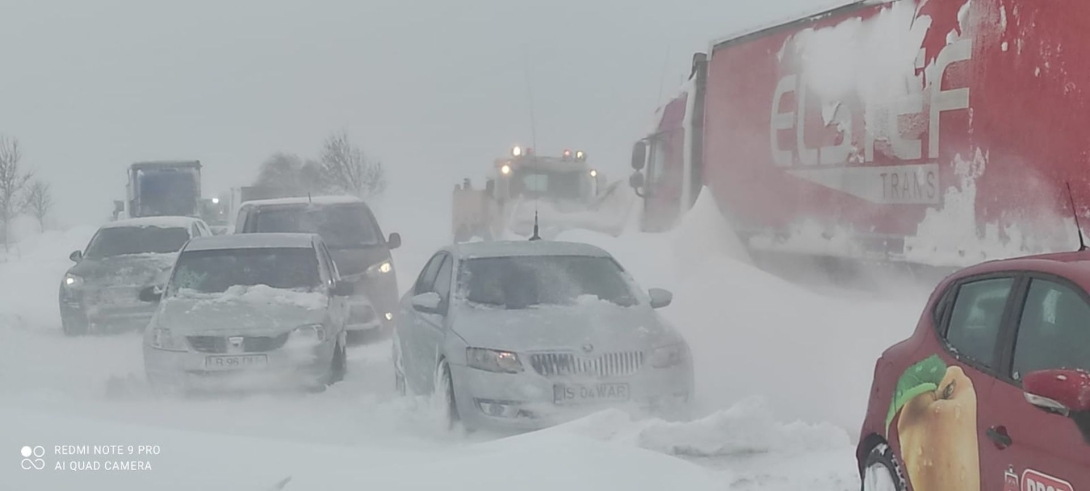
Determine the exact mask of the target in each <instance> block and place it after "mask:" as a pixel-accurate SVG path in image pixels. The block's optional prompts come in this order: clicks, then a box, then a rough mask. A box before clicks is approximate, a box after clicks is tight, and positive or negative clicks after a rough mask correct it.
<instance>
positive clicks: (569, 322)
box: [393, 241, 693, 430]
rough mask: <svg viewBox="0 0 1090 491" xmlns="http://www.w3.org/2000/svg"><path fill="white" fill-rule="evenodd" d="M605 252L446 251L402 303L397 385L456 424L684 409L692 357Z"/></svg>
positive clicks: (529, 248)
mask: <svg viewBox="0 0 1090 491" xmlns="http://www.w3.org/2000/svg"><path fill="white" fill-rule="evenodd" d="M671 300H672V295H671V294H670V293H669V292H667V291H665V290H661V289H651V290H649V291H648V292H646V293H645V292H644V291H643V290H641V289H640V288H639V287H638V286H637V285H636V283H635V282H634V281H633V280H632V278H631V277H630V276H629V275H628V274H627V273H626V272H625V270H624V269H623V268H622V267H621V266H620V264H618V263H617V261H616V260H614V258H613V257H612V256H611V255H610V254H609V253H607V252H606V251H604V250H602V249H600V248H598V247H594V246H591V245H587V244H578V243H567V242H551V241H525V242H522V241H520V242H476V243H465V244H457V245H452V246H448V247H446V248H444V249H442V250H440V251H439V252H437V253H436V254H435V255H434V256H432V258H431V260H429V261H428V263H427V265H426V266H425V267H424V270H423V271H422V272H421V273H420V275H419V277H418V279H417V280H416V283H415V285H413V287H412V288H411V289H410V290H409V292H408V293H406V294H405V296H404V298H403V299H402V303H401V307H400V315H399V316H398V317H397V319H398V320H397V326H396V329H395V332H394V346H393V350H394V353H393V361H394V372H395V384H396V386H397V388H398V390H399V391H401V392H402V393H406V392H412V393H416V394H435V395H437V396H438V398H437V400H439V401H440V402H441V403H442V404H443V406H444V408H445V411H446V415H447V417H448V418H449V421H450V422H451V424H453V423H454V422H456V421H459V420H460V421H461V423H462V424H464V425H465V426H466V427H468V428H491V429H500V430H528V429H536V428H541V427H545V426H549V425H552V424H555V423H557V422H560V421H564V420H567V419H570V418H572V417H575V416H578V415H580V414H584V413H586V412H588V411H593V410H596V409H600V408H602V407H604V406H636V407H641V408H648V409H656V408H666V407H678V406H680V407H684V406H685V404H686V403H687V402H688V401H689V400H690V399H691V397H692V395H693V368H692V362H691V359H690V351H689V347H688V346H687V344H686V343H685V340H684V339H683V338H682V337H681V335H680V334H679V333H678V332H677V331H676V330H674V329H673V328H672V327H671V326H670V325H669V324H668V323H667V322H666V321H665V320H664V319H663V318H662V317H660V316H659V315H658V314H657V313H656V312H655V309H658V308H661V307H665V306H667V305H669V304H670V302H671Z"/></svg>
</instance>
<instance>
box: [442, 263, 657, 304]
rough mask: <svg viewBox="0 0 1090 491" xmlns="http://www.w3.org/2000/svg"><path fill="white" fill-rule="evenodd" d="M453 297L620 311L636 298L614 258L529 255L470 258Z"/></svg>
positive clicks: (462, 270) (470, 301)
mask: <svg viewBox="0 0 1090 491" xmlns="http://www.w3.org/2000/svg"><path fill="white" fill-rule="evenodd" d="M458 296H459V298H461V299H463V300H464V301H466V302H468V303H470V304H479V305H486V306H498V307H503V308H506V309H525V308H529V307H533V306H539V305H575V304H577V303H580V302H582V301H584V300H601V301H606V302H611V303H614V304H617V305H621V306H625V307H627V306H632V305H636V304H637V303H638V302H637V299H636V296H635V294H634V293H633V289H632V287H631V285H630V284H629V282H628V281H627V279H626V277H625V275H624V272H623V270H621V268H620V266H618V265H617V263H616V262H615V261H613V259H610V258H607V257H588V256H531V257H495V258H480V259H469V260H467V261H464V262H462V265H461V267H460V268H459V273H458Z"/></svg>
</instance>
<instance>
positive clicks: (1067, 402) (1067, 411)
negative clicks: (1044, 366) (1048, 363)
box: [1022, 370, 1090, 416]
mask: <svg viewBox="0 0 1090 491" xmlns="http://www.w3.org/2000/svg"><path fill="white" fill-rule="evenodd" d="M1022 390H1023V391H1025V397H1026V402H1029V403H1030V404H1033V405H1034V406H1037V407H1039V408H1041V409H1044V410H1046V411H1049V412H1054V413H1057V414H1062V415H1064V416H1071V415H1072V413H1084V412H1087V411H1090V374H1087V373H1086V372H1081V371H1078V370H1040V371H1036V372H1030V373H1027V374H1026V375H1025V376H1024V377H1023V378H1022Z"/></svg>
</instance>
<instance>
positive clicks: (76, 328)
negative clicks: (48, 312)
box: [61, 315, 87, 336]
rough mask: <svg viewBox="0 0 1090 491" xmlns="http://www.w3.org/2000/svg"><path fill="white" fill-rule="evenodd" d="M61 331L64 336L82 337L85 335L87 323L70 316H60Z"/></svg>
mask: <svg viewBox="0 0 1090 491" xmlns="http://www.w3.org/2000/svg"><path fill="white" fill-rule="evenodd" d="M61 330H63V331H64V335H65V336H82V335H84V334H87V322H86V321H84V320H81V319H76V318H74V317H73V316H70V315H62V316H61Z"/></svg>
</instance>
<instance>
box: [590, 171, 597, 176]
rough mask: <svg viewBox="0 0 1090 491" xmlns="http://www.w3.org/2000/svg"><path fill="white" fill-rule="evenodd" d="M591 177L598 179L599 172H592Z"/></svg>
mask: <svg viewBox="0 0 1090 491" xmlns="http://www.w3.org/2000/svg"><path fill="white" fill-rule="evenodd" d="M590 177H598V171H596V170H592V171H590Z"/></svg>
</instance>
